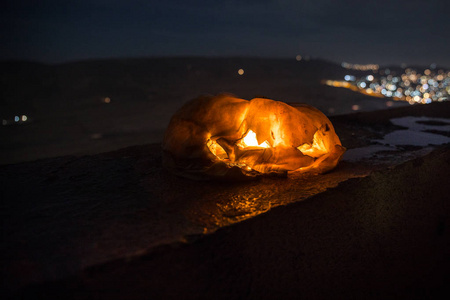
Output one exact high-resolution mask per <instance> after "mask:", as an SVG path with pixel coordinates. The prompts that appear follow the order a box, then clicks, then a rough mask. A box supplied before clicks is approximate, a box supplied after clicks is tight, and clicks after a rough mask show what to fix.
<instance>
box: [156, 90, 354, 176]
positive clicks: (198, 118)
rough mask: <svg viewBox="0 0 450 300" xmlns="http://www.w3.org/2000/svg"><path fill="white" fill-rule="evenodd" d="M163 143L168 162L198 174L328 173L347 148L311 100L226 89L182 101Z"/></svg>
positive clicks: (171, 166)
mask: <svg viewBox="0 0 450 300" xmlns="http://www.w3.org/2000/svg"><path fill="white" fill-rule="evenodd" d="M247 136H251V137H253V143H254V144H253V145H247V144H246V143H245V141H246V140H250V139H249V138H248V137H247ZM162 146H163V164H164V166H165V167H166V168H168V169H171V170H172V171H174V172H175V173H177V174H179V175H182V176H185V177H189V178H196V179H208V178H214V177H217V178H231V179H232V178H238V179H239V178H245V177H254V176H257V175H261V174H267V173H286V172H313V173H324V172H327V171H330V170H331V169H333V168H334V167H336V165H337V164H338V162H339V160H340V159H341V157H342V155H343V154H344V152H345V148H344V147H342V145H341V142H340V140H339V137H338V136H337V135H336V133H335V131H334V128H333V125H332V124H331V122H330V120H329V119H328V118H327V117H326V116H325V115H324V114H323V113H322V112H320V111H319V110H317V109H316V108H314V107H312V106H309V105H306V104H300V105H295V107H294V106H291V105H288V104H286V103H284V102H279V101H274V100H270V99H265V98H255V99H252V100H250V101H248V100H245V99H239V98H236V97H234V96H231V95H227V94H222V95H218V96H201V97H198V98H196V99H194V100H191V101H189V102H187V103H186V104H185V105H183V107H181V108H180V109H179V110H178V111H177V112H176V113H175V115H174V116H173V117H172V119H171V121H170V123H169V126H168V128H167V130H166V133H165V136H164V141H163V144H162Z"/></svg>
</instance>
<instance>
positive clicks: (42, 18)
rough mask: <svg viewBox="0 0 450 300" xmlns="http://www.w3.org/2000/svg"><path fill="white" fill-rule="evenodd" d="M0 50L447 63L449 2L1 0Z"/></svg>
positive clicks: (14, 54) (54, 56)
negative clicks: (298, 56) (297, 56)
mask: <svg viewBox="0 0 450 300" xmlns="http://www.w3.org/2000/svg"><path fill="white" fill-rule="evenodd" d="M2 3H3V4H2V5H1V10H0V20H1V21H0V22H1V26H0V28H1V29H0V30H1V32H0V44H1V45H2V47H1V52H0V59H2V60H6V59H20V60H36V61H39V62H46V63H60V62H66V61H74V60H83V59H91V58H118V57H121V58H123V57H147V56H251V57H272V58H274V57H277V58H294V57H295V56H296V55H298V54H300V55H302V56H303V57H305V56H312V57H319V58H322V59H327V60H331V61H334V62H339V63H340V62H342V61H347V62H351V63H377V64H383V65H386V64H398V65H399V64H402V63H405V64H413V65H424V66H427V65H430V64H431V63H436V64H437V65H438V66H444V67H448V66H450V56H449V55H448V53H450V43H449V42H448V35H449V32H450V21H449V20H450V18H449V17H448V12H449V11H450V5H449V2H448V1H445V0H430V1H416V0H403V1H363V2H361V1H356V0H353V1H334V0H315V1H294V0H278V1H276V0H275V1H273V0H263V1H256V0H250V1H247V0H246V1H240V0H239V1H238V0H226V1H203V0H199V1H185V0H168V1H144V0H142V1H140V0H139V1H123V0H112V1H109V0H98V1H87V0H81V1H73V0H68V1H58V0H43V1H30V0H21V1H9V0H8V1H6V2H4V1H2Z"/></svg>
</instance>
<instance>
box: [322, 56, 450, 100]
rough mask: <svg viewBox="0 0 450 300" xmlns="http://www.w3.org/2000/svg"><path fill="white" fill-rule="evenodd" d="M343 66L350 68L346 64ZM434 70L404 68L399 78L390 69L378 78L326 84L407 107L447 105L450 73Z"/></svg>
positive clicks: (449, 91)
mask: <svg viewBox="0 0 450 300" xmlns="http://www.w3.org/2000/svg"><path fill="white" fill-rule="evenodd" d="M343 64H344V63H343ZM345 64H347V63H345ZM346 66H347V68H350V67H349V66H348V64H347V65H346ZM352 66H355V65H352ZM358 66H360V65H358ZM435 68H436V66H434V68H433V66H430V68H429V69H426V70H424V71H423V74H422V73H420V72H419V71H417V70H414V69H412V68H407V69H405V70H404V71H403V72H402V74H398V75H397V74H396V73H395V72H394V71H391V70H390V69H382V70H379V72H378V74H375V75H372V74H370V75H365V76H360V77H356V76H354V75H351V74H347V75H345V76H344V78H343V79H344V80H342V81H337V80H326V81H325V84H327V85H329V86H333V87H343V88H348V89H351V90H353V91H356V92H360V93H363V94H366V95H370V96H374V97H382V98H392V99H393V100H402V101H407V102H408V103H410V104H416V103H421V104H428V103H431V102H435V101H439V102H441V101H447V100H449V94H450V72H449V71H444V70H441V69H440V70H435ZM358 70H362V69H361V68H360V69H358ZM391 106H392V105H391Z"/></svg>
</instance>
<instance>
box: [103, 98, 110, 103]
mask: <svg viewBox="0 0 450 300" xmlns="http://www.w3.org/2000/svg"><path fill="white" fill-rule="evenodd" d="M103 102H105V103H111V98H109V97H105V98H104V99H103Z"/></svg>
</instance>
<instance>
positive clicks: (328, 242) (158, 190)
mask: <svg viewBox="0 0 450 300" xmlns="http://www.w3.org/2000/svg"><path fill="white" fill-rule="evenodd" d="M420 109H422V110H420ZM448 109H449V105H448V103H446V104H445V103H442V104H438V105H430V106H425V107H418V108H417V107H411V108H407V109H400V110H392V111H386V112H378V113H377V114H375V113H366V114H356V115H349V116H346V117H337V118H336V119H334V120H333V119H332V122H333V124H335V128H336V131H337V132H338V135H339V136H340V137H341V140H342V143H343V145H344V146H346V147H348V148H350V149H351V148H358V147H363V146H367V145H370V144H371V143H372V142H371V140H373V139H374V138H379V137H382V136H384V135H385V134H386V133H389V132H391V131H393V130H395V129H398V127H397V126H394V125H392V124H390V123H389V119H390V118H393V117H398V116H405V115H419V116H421V115H426V116H430V117H433V116H436V117H448V115H449V114H448ZM446 113H447V115H445V114H446ZM422 150H427V151H425V152H423V151H422ZM422 150H421V149H418V148H416V147H411V148H407V147H406V148H404V149H403V150H402V151H391V152H392V153H387V154H385V155H389V156H383V157H387V159H386V161H384V162H383V161H381V162H380V160H367V161H364V162H358V163H352V162H346V161H343V162H342V163H341V164H340V165H339V166H338V168H337V169H335V170H334V171H333V172H331V173H328V174H325V175H323V176H303V175H302V176H298V177H296V176H290V177H288V178H264V179H262V180H260V181H256V182H247V183H241V184H230V183H214V182H211V183H204V182H195V181H190V180H187V179H182V178H178V177H174V176H173V175H171V174H169V173H168V172H166V171H164V170H163V169H162V167H161V159H160V155H161V154H160V146H159V145H147V146H136V147H131V148H126V149H123V150H119V151H116V152H111V153H105V154H100V155H95V156H84V157H60V158H55V159H45V160H40V161H36V162H31V163H22V164H16V165H6V166H1V167H0V180H1V181H2V189H1V196H2V203H1V212H2V222H3V224H2V228H3V232H2V233H3V234H2V243H1V254H2V256H1V257H2V266H3V267H2V287H3V289H4V290H5V291H6V292H7V293H8V294H7V295H12V296H15V297H17V298H21V297H25V298H35V297H38V296H41V297H42V298H49V297H51V296H54V297H55V298H56V297H62V296H63V298H67V297H68V295H71V296H72V297H73V298H101V299H110V298H123V299H130V298H152V297H153V298H170V297H177V298H183V299H184V298H192V299H196V298H205V299H206V298H207V299H211V298H215V299H217V298H221V297H222V298H230V297H231V298H274V299H279V298H280V297H281V298H298V297H299V296H303V297H305V298H328V299H329V298H346V299H348V298H349V297H350V298H352V297H354V298H383V299H386V298H393V299H394V298H396V299H398V298H417V299H423V298H427V297H428V296H433V295H437V292H438V291H440V290H442V289H444V288H445V283H447V282H448V280H449V278H450V277H449V273H448V270H450V268H449V267H450V263H449V259H448V258H449V257H450V255H449V254H450V253H449V249H450V247H449V246H450V245H449V243H450V242H449V241H450V237H449V232H448V228H447V227H448V224H449V220H450V219H449V218H450V216H449V211H450V210H449V206H448V202H447V198H448V194H449V192H450V190H449V185H448V183H447V181H448V178H449V167H450V166H449V157H450V151H449V148H448V145H444V146H440V147H438V149H437V150H434V151H433V152H431V153H429V152H430V151H432V150H430V149H428V148H427V149H422ZM421 151H422V152H421ZM426 153H429V154H426ZM424 155H425V156H424ZM405 161H406V162H405ZM351 178H353V179H351ZM305 199H308V200H307V201H301V200H305ZM230 225H231V226H230ZM54 280H56V281H54Z"/></svg>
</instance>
